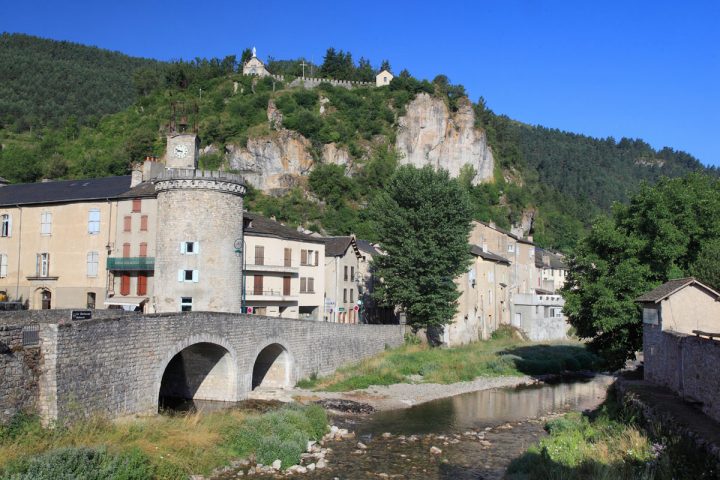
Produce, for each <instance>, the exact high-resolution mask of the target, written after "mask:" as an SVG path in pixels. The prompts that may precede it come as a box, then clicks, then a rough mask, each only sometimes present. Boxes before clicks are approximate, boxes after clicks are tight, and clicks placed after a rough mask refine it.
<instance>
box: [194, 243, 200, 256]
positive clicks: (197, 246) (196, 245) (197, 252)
mask: <svg viewBox="0 0 720 480" xmlns="http://www.w3.org/2000/svg"><path fill="white" fill-rule="evenodd" d="M195 253H196V254H198V255H199V254H200V242H198V241H197V240H195Z"/></svg>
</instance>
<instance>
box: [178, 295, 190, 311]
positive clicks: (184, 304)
mask: <svg viewBox="0 0 720 480" xmlns="http://www.w3.org/2000/svg"><path fill="white" fill-rule="evenodd" d="M180 311H181V312H192V297H180Z"/></svg>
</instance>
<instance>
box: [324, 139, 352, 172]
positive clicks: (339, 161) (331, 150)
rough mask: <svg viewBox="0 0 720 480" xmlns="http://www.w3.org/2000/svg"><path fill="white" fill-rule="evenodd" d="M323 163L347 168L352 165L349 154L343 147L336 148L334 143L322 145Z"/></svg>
mask: <svg viewBox="0 0 720 480" xmlns="http://www.w3.org/2000/svg"><path fill="white" fill-rule="evenodd" d="M322 155H323V163H334V164H335V165H343V166H345V167H346V168H349V167H350V166H351V165H352V159H351V158H350V153H349V152H348V151H347V150H346V149H345V148H343V147H338V146H337V145H335V144H334V143H326V144H325V145H323V151H322Z"/></svg>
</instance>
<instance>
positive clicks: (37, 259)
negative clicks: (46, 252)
mask: <svg viewBox="0 0 720 480" xmlns="http://www.w3.org/2000/svg"><path fill="white" fill-rule="evenodd" d="M35 275H37V276H38V277H39V276H40V254H39V253H36V254H35Z"/></svg>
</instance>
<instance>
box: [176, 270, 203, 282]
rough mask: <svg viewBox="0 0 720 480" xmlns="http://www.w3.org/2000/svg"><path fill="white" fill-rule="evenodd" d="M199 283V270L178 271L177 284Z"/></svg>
mask: <svg viewBox="0 0 720 480" xmlns="http://www.w3.org/2000/svg"><path fill="white" fill-rule="evenodd" d="M199 281H200V271H199V270H178V282H193V283H197V282H199Z"/></svg>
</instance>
